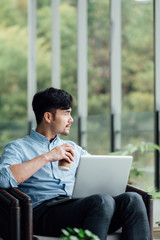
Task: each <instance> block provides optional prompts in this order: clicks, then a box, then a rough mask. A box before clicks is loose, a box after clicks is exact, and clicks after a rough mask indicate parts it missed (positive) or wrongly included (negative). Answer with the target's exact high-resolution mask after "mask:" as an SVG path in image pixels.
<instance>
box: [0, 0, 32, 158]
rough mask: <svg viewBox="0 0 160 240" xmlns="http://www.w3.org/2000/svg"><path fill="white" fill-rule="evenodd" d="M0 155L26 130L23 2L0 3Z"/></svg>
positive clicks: (24, 16) (5, 0) (25, 31)
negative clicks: (10, 142)
mask: <svg viewBox="0 0 160 240" xmlns="http://www.w3.org/2000/svg"><path fill="white" fill-rule="evenodd" d="M0 9H1V11H0V55H1V57H0V86H1V88H0V131H1V134H0V143H1V144H0V145H1V146H0V154H1V151H2V149H3V147H4V145H5V144H6V143H8V142H9V141H11V140H13V139H16V138H17V137H19V136H23V135H24V134H25V133H26V131H27V128H28V126H27V124H26V123H27V122H26V119H27V41H28V38H27V0H12V1H10V0H1V1H0Z"/></svg>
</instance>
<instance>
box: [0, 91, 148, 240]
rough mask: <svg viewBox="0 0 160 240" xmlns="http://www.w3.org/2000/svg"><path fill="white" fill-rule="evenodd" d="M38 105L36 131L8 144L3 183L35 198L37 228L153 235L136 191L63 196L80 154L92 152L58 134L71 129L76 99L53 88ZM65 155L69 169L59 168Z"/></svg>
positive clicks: (133, 237) (50, 232)
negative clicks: (65, 170) (79, 196)
mask: <svg viewBox="0 0 160 240" xmlns="http://www.w3.org/2000/svg"><path fill="white" fill-rule="evenodd" d="M32 105H33V110H34V113H35V116H36V121H37V127H36V129H35V130H34V129H33V130H32V131H31V134H30V136H26V137H24V138H22V139H18V140H16V141H13V142H11V143H9V144H7V145H6V147H5V149H4V151H3V154H2V157H1V164H0V186H1V187H2V188H9V187H18V188H19V189H20V190H22V191H23V192H24V193H26V194H28V195H29V196H30V197H31V199H32V203H33V212H34V233H36V234H41V235H46V236H59V235H61V229H62V228H65V227H67V226H69V227H78V228H79V227H81V228H83V229H89V230H90V231H92V232H93V233H94V234H96V235H98V236H99V238H100V239H101V240H106V236H107V234H108V233H109V232H114V231H115V230H117V229H119V228H120V227H122V231H123V239H125V240H137V239H138V240H149V239H150V232H149V224H148V219H147V214H146V209H145V206H144V204H143V201H142V199H141V197H140V196H139V195H138V194H136V193H124V194H121V195H119V196H116V197H114V198H113V197H111V196H109V195H105V194H104V195H103V194H100V195H93V196H90V197H86V198H81V199H75V200H68V201H62V200H64V198H65V197H66V196H70V195H71V193H72V190H73V185H74V181H75V174H76V169H77V166H78V163H79V159H80V157H81V155H83V154H87V152H86V151H85V150H83V149H82V148H81V147H80V146H78V145H76V144H75V143H74V142H71V141H63V140H61V139H60V138H59V137H58V134H64V135H68V134H69V132H70V127H71V124H72V122H73V119H72V117H71V110H72V105H73V99H72V96H71V95H70V94H68V93H67V92H65V91H63V90H58V89H55V88H48V89H46V90H44V91H41V92H38V93H37V94H35V96H34V98H33V103H32ZM62 159H65V160H66V161H68V162H71V167H70V170H69V171H68V172H63V171H60V170H59V169H58V161H60V160H62Z"/></svg>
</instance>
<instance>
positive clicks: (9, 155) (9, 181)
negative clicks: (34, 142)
mask: <svg viewBox="0 0 160 240" xmlns="http://www.w3.org/2000/svg"><path fill="white" fill-rule="evenodd" d="M18 149H19V148H18V147H17V146H15V145H12V144H8V145H6V147H5V149H4V151H3V153H2V157H1V159H0V187H1V188H10V187H17V186H18V182H17V181H16V180H15V178H14V177H13V175H12V172H11V170H10V166H11V165H14V164H18V163H21V158H20V154H19V151H18Z"/></svg>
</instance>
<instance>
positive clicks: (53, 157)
mask: <svg viewBox="0 0 160 240" xmlns="http://www.w3.org/2000/svg"><path fill="white" fill-rule="evenodd" d="M45 155H46V158H47V159H48V161H50V162H55V161H59V160H62V159H65V160H66V161H67V162H73V161H74V147H73V146H71V145H69V144H63V145H60V146H57V147H55V148H53V149H52V150H51V151H50V152H48V153H46V154H45Z"/></svg>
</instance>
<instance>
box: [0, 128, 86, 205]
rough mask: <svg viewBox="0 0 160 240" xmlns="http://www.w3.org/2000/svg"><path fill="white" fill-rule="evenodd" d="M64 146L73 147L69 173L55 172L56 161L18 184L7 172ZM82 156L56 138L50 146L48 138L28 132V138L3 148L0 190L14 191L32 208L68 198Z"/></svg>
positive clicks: (78, 150) (72, 143)
mask: <svg viewBox="0 0 160 240" xmlns="http://www.w3.org/2000/svg"><path fill="white" fill-rule="evenodd" d="M64 143H68V144H70V145H72V146H73V147H74V153H75V156H74V162H73V163H72V164H71V167H70V170H69V171H61V170H59V169H58V161H56V162H48V163H47V164H46V165H44V166H43V167H42V168H40V169H39V170H38V171H37V172H36V173H35V174H33V176H31V177H30V178H29V179H27V180H26V181H24V182H23V183H21V184H18V182H17V181H16V180H15V178H14V177H13V175H12V172H11V170H10V168H9V166H10V165H14V164H18V163H24V162H27V161H29V160H31V159H33V158H35V157H37V156H39V155H41V154H44V153H46V152H49V151H50V150H52V149H53V148H55V147H56V146H58V145H62V144H64ZM84 154H87V152H86V151H85V150H83V149H82V148H81V147H79V146H78V145H76V144H75V143H74V142H72V141H64V140H62V139H60V138H59V137H58V136H57V137H56V138H55V139H54V140H53V141H52V142H51V143H50V141H49V140H48V138H46V137H45V136H43V135H41V134H39V133H37V132H36V131H35V130H33V129H32V131H31V134H30V136H26V137H24V138H21V139H18V140H16V141H13V142H10V143H8V144H7V145H6V147H5V149H4V151H3V153H2V157H1V160H0V187H2V188H9V187H18V188H19V189H20V190H22V191H23V192H24V193H26V194H27V195H29V196H30V197H31V200H32V203H33V207H36V206H37V205H39V204H40V203H42V202H43V201H45V200H48V199H51V198H54V197H57V196H59V195H67V196H71V195H72V191H73V186H74V181H75V174H76V170H77V167H78V163H79V159H80V157H81V155H84Z"/></svg>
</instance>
